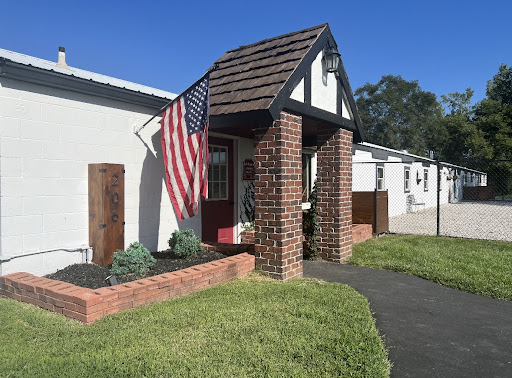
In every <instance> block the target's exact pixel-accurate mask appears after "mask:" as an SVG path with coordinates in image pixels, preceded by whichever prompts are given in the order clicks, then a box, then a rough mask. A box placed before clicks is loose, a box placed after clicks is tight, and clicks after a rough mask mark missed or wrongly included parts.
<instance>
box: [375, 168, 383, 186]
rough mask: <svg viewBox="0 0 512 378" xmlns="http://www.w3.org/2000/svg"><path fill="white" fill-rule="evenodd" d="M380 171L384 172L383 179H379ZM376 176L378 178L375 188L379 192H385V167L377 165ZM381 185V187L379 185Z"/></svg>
mask: <svg viewBox="0 0 512 378" xmlns="http://www.w3.org/2000/svg"><path fill="white" fill-rule="evenodd" d="M379 171H381V172H382V177H379ZM375 176H376V179H377V180H376V182H375V187H376V188H377V190H384V188H385V184H386V182H385V173H384V165H382V164H381V165H377V167H376V170H375ZM379 183H380V185H379Z"/></svg>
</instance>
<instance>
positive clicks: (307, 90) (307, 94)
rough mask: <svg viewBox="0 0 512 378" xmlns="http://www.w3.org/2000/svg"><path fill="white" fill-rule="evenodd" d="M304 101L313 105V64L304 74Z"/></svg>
mask: <svg viewBox="0 0 512 378" xmlns="http://www.w3.org/2000/svg"><path fill="white" fill-rule="evenodd" d="M304 103H305V104H306V105H311V66H309V69H308V70H307V71H306V74H305V75H304Z"/></svg>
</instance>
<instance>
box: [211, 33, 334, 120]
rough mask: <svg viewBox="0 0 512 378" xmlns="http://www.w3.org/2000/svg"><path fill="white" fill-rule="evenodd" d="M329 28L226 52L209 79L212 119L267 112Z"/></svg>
mask: <svg viewBox="0 0 512 378" xmlns="http://www.w3.org/2000/svg"><path fill="white" fill-rule="evenodd" d="M328 28H329V26H328V25H327V24H323V25H319V26H315V27H313V28H310V29H305V30H301V31H298V32H294V33H290V34H285V35H282V36H279V37H274V38H271V39H265V40H263V41H261V42H258V43H254V44H252V45H247V46H241V47H239V48H237V49H234V50H230V51H228V52H226V53H225V54H224V55H223V56H222V57H221V58H220V59H218V60H217V61H216V62H215V64H216V65H218V67H217V69H216V70H215V71H214V72H212V74H211V75H210V115H221V114H232V113H240V112H247V111H252V110H262V109H268V108H269V106H270V105H271V104H272V102H273V101H274V100H275V98H276V96H277V95H278V94H279V92H280V91H281V89H282V88H283V86H284V85H285V84H286V82H287V81H288V79H289V78H290V76H291V75H292V73H293V72H294V71H295V69H296V68H297V66H298V65H299V63H300V62H301V61H302V59H303V58H304V56H305V55H306V54H307V53H308V51H309V50H310V49H311V47H312V46H313V45H314V43H315V42H316V41H317V39H318V37H319V36H320V34H321V33H322V32H323V31H324V30H326V29H328Z"/></svg>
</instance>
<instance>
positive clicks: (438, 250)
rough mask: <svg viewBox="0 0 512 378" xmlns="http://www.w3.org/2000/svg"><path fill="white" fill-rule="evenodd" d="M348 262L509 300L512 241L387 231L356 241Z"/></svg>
mask: <svg viewBox="0 0 512 378" xmlns="http://www.w3.org/2000/svg"><path fill="white" fill-rule="evenodd" d="M350 263H351V264H354V265H362V266H367V267H371V268H378V269H388V270H394V271H396V272H404V273H407V274H411V275H414V276H418V277H422V278H425V279H427V280H430V281H434V282H438V283H440V284H443V285H446V286H449V287H453V288H455V289H459V290H463V291H467V292H469V293H475V294H480V295H485V296H488V297H492V298H498V299H504V300H507V301H510V300H512V243H508V242H497V241H484V240H469V239H453V238H442V237H435V236H411V235H400V236H399V235H387V236H384V237H381V238H377V239H372V240H368V241H366V242H364V243H359V244H356V245H355V246H354V251H353V256H352V258H351V260H350Z"/></svg>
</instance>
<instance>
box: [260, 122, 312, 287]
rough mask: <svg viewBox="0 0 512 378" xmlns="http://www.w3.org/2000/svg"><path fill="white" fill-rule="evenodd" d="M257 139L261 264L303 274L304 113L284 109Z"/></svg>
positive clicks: (279, 272) (278, 274) (278, 272)
mask: <svg viewBox="0 0 512 378" xmlns="http://www.w3.org/2000/svg"><path fill="white" fill-rule="evenodd" d="M254 138H255V146H254V158H255V161H256V162H255V168H256V180H255V183H254V205H255V222H254V223H255V224H254V229H255V233H254V235H255V247H254V249H255V256H256V267H257V268H260V269H262V270H264V271H266V272H268V273H269V274H270V276H271V277H273V278H277V279H280V280H288V279H290V278H294V277H302V117H300V116H296V115H293V114H289V113H286V112H281V114H280V115H279V119H277V120H276V121H274V123H273V125H272V126H270V127H268V128H258V129H256V130H255V137H254Z"/></svg>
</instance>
